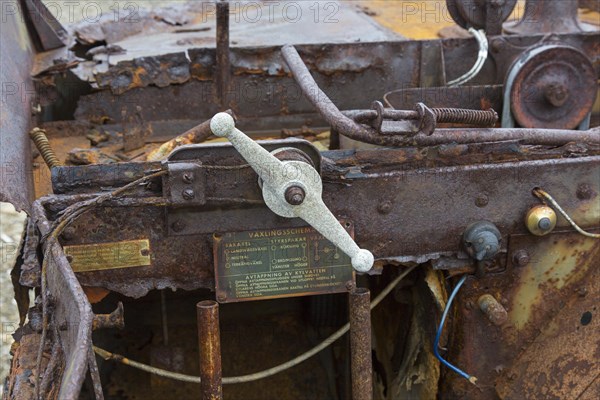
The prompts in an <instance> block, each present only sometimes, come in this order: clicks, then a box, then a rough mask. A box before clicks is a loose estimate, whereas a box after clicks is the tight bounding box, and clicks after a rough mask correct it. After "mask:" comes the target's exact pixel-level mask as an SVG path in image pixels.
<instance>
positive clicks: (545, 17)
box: [504, 0, 591, 35]
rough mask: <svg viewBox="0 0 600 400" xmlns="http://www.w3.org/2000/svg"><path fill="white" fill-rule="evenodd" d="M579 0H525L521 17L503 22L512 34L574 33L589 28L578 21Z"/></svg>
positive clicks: (507, 30) (505, 28) (506, 29)
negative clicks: (515, 20)
mask: <svg viewBox="0 0 600 400" xmlns="http://www.w3.org/2000/svg"><path fill="white" fill-rule="evenodd" d="M578 3H579V0H527V2H526V3H525V11H524V13H523V18H522V19H521V20H520V21H517V22H508V23H506V24H504V30H505V31H506V32H507V33H510V34H513V35H531V34H548V33H576V32H585V31H587V30H591V29H590V28H589V27H587V26H585V24H582V23H581V22H580V21H579V18H578V17H577V7H578V6H579V4H578Z"/></svg>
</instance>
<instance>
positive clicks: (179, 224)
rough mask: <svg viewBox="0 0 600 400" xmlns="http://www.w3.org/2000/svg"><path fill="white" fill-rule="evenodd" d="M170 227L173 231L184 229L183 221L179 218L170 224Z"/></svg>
mask: <svg viewBox="0 0 600 400" xmlns="http://www.w3.org/2000/svg"><path fill="white" fill-rule="evenodd" d="M171 229H172V230H173V232H181V231H182V230H184V229H185V222H183V221H182V220H180V219H179V220H177V221H175V222H173V223H172V224H171Z"/></svg>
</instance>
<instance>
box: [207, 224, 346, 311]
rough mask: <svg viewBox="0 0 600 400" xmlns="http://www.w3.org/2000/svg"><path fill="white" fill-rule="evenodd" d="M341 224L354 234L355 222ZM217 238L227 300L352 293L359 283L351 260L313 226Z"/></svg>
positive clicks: (222, 298) (219, 282)
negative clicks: (350, 290) (351, 284)
mask: <svg viewBox="0 0 600 400" xmlns="http://www.w3.org/2000/svg"><path fill="white" fill-rule="evenodd" d="M341 223H342V225H343V226H344V228H345V229H346V230H347V231H348V233H349V234H350V236H353V225H352V224H351V223H349V222H347V221H341ZM213 238H214V256H215V286H216V291H217V300H218V301H219V302H221V303H230V302H238V301H249V300H264V299H272V298H279V297H295V296H306V295H315V294H327V293H340V292H347V291H348V286H349V285H348V284H349V282H354V270H353V269H352V266H351V263H350V258H349V257H348V256H347V255H345V254H344V253H342V252H341V251H340V250H339V249H338V248H336V247H335V246H334V245H333V244H331V242H329V240H327V239H325V238H324V237H323V236H322V235H321V234H319V233H318V232H316V231H315V230H314V229H313V228H311V227H309V226H304V227H294V228H283V229H269V230H254V231H245V232H228V233H225V234H223V235H220V234H215V235H214V236H213Z"/></svg>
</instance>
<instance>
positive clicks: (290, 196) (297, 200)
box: [285, 186, 306, 206]
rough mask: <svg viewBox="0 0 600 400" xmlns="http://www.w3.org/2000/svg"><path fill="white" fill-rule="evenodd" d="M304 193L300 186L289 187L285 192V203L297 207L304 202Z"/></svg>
mask: <svg viewBox="0 0 600 400" xmlns="http://www.w3.org/2000/svg"><path fill="white" fill-rule="evenodd" d="M305 197H306V193H305V192H304V189H302V188H301V187H300V186H290V187H289V188H287V189H286V191H285V201H287V202H288V203H289V204H291V205H293V206H299V205H300V204H302V203H303V202H304V198H305Z"/></svg>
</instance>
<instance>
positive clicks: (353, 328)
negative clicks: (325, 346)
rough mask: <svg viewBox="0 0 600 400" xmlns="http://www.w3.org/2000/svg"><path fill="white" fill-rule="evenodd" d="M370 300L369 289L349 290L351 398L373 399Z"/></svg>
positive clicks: (356, 399) (354, 399)
mask: <svg viewBox="0 0 600 400" xmlns="http://www.w3.org/2000/svg"><path fill="white" fill-rule="evenodd" d="M370 302H371V294H370V292H369V289H366V288H355V289H353V290H352V291H350V356H351V372H352V400H372V399H373V383H372V375H373V365H372V359H371V309H370Z"/></svg>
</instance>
